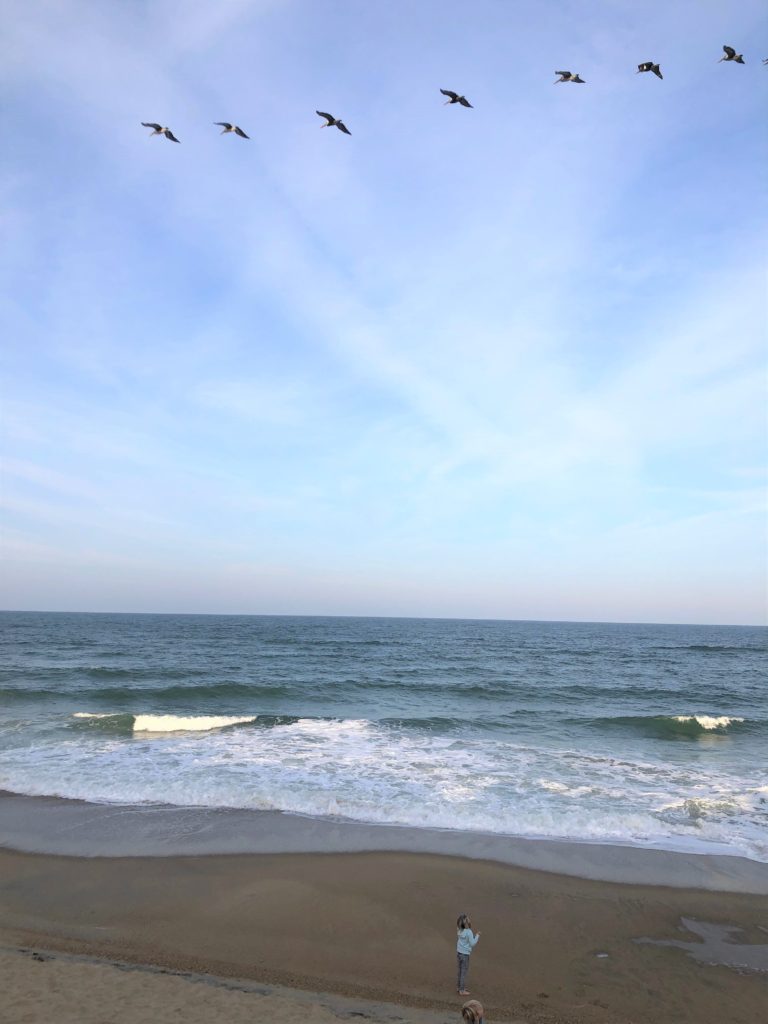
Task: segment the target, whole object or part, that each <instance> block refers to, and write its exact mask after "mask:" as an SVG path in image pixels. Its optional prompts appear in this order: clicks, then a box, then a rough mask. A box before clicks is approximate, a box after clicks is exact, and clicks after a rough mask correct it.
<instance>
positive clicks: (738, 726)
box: [592, 715, 761, 740]
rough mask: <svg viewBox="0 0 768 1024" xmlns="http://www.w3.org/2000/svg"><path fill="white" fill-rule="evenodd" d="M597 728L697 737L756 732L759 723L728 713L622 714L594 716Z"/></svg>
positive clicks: (658, 736) (672, 737)
mask: <svg viewBox="0 0 768 1024" xmlns="http://www.w3.org/2000/svg"><path fill="white" fill-rule="evenodd" d="M592 724H593V725H594V726H596V727H597V728H606V729H611V728H622V729H627V730H630V731H632V732H636V733H639V734H641V735H643V736H648V737H651V738H654V739H662V740H663V739H681V738H686V737H687V738H689V739H696V738H698V737H701V736H712V735H720V736H724V735H726V734H727V735H729V736H731V735H734V734H736V733H738V732H740V731H756V730H757V729H759V728H760V725H761V723H759V722H748V721H747V720H746V719H744V718H739V717H737V716H730V715H625V716H621V715H619V716H617V717H614V718H596V719H593V720H592Z"/></svg>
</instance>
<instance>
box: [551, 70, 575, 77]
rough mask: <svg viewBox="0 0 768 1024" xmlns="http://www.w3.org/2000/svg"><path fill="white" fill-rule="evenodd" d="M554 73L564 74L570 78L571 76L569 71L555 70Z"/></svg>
mask: <svg viewBox="0 0 768 1024" xmlns="http://www.w3.org/2000/svg"><path fill="white" fill-rule="evenodd" d="M555 74H556V75H564V76H565V77H566V78H570V77H571V72H570V71H556V72H555Z"/></svg>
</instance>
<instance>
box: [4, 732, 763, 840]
mask: <svg viewBox="0 0 768 1024" xmlns="http://www.w3.org/2000/svg"><path fill="white" fill-rule="evenodd" d="M78 717H79V718H86V717H95V716H93V715H92V713H88V712H78ZM123 717H125V716H123ZM256 718H257V716H255V715H251V716H189V717H185V716H173V715H140V716H137V717H136V719H135V724H134V730H133V732H132V733H131V732H128V731H127V730H126V732H125V733H118V732H115V731H113V730H105V729H102V728H101V727H98V726H97V728H96V729H93V730H90V729H89V730H87V731H85V732H82V731H81V732H77V731H72V732H71V733H70V734H69V736H68V737H67V738H66V739H64V740H61V739H60V740H59V741H58V742H57V743H56V744H55V745H53V746H52V745H46V744H45V743H44V742H41V743H30V744H24V745H19V746H17V747H15V748H13V749H12V750H11V749H9V750H7V751H5V752H4V753H3V754H2V756H0V783H1V784H2V786H3V787H4V788H7V789H11V790H14V791H16V792H20V793H28V794H30V795H57V796H64V797H70V798H76V799H83V800H91V801H109V802H115V803H170V804H176V805H179V806H204V807H233V808H254V809H274V810H281V811H287V812H292V813H298V814H306V815H311V816H337V817H343V818H348V819H353V820H357V821H367V822H376V823H381V824H385V823H386V824H401V825H413V826H426V827H436V828H450V829H464V830H471V831H482V832H497V833H506V834H511V835H524V836H544V837H557V838H572V839H582V840H591V841H596V842H601V841H602V842H639V843H652V844H656V845H661V846H663V845H665V844H666V845H671V846H672V847H673V848H677V847H679V846H680V845H681V844H683V845H697V844H702V843H720V844H724V845H725V846H727V847H728V848H730V849H731V850H732V851H734V852H742V853H746V854H747V855H749V856H754V857H757V858H758V859H764V860H768V803H766V800H765V796H764V794H763V793H762V792H761V791H760V790H759V789H758V787H756V786H755V782H754V780H753V779H752V778H748V777H743V776H742V777H740V776H739V775H738V774H733V773H725V774H722V775H718V774H716V773H713V772H712V769H711V766H710V765H702V764H698V763H686V764H684V765H675V764H674V763H665V764H664V765H660V764H659V763H655V762H652V761H648V760H645V759H643V758H642V757H639V756H636V757H632V756H631V755H630V754H629V753H627V754H626V755H625V756H623V757H621V758H618V757H616V756H612V755H611V754H610V753H609V752H607V751H606V752H604V753H602V752H599V751H596V750H595V749H594V748H592V749H591V750H579V749H563V748H549V749H546V748H543V747H534V746H531V745H528V744H516V743H511V742H509V741H508V740H505V739H497V738H491V737H484V738H482V740H481V739H472V738H471V737H467V738H466V739H465V740H464V741H463V742H462V743H461V744H460V745H458V746H457V745H456V743H455V737H453V736H451V735H450V734H442V735H441V734H435V733H420V734H419V733H415V732H413V731H412V730H411V731H408V730H404V729H399V728H395V727H391V726H384V725H379V724H377V723H373V722H370V721H366V720H365V719H347V720H327V719H308V718H303V719H299V720H294V721H292V722H291V721H289V722H284V723H277V724H275V725H273V726H271V727H266V728H264V729H229V730H228V729H225V728H223V727H224V726H227V725H233V724H241V723H246V722H252V721H254V720H255V719H256ZM129 721H130V718H129ZM127 728H129V726H127ZM142 733H143V734H145V735H146V734H148V733H154V734H155V736H156V740H155V741H154V742H152V743H142V742H134V739H135V740H138V739H140V736H141V734H142ZM193 736H194V742H192V738H193ZM169 765H172V770H169Z"/></svg>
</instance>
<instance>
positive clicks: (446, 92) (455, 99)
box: [440, 89, 472, 107]
mask: <svg viewBox="0 0 768 1024" xmlns="http://www.w3.org/2000/svg"><path fill="white" fill-rule="evenodd" d="M440 92H441V93H442V94H443V96H447V97H448V99H447V100H446V101H445V104H444V106H448V104H449V103H460V104H461V105H462V107H471V106H472V104H471V103H470V102H469V100H468V99H467V97H466V96H459V94H458V93H457V92H454V91H453V90H452V89H441V90H440Z"/></svg>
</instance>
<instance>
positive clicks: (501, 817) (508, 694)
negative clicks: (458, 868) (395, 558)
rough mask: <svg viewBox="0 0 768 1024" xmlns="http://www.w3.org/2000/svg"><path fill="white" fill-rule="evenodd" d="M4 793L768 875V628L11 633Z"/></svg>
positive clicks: (274, 620)
mask: <svg viewBox="0 0 768 1024" xmlns="http://www.w3.org/2000/svg"><path fill="white" fill-rule="evenodd" d="M0 638H1V640H2V652H1V654H0V789H4V790H7V791H11V792H14V793H20V794H27V795H31V796H35V795H39V796H43V795H45V796H59V797H64V798H70V799H78V800H85V801H91V802H95V803H104V802H108V803H114V804H136V805H144V806H146V805H152V804H166V805H168V804H170V805H176V806H180V807H230V808H244V809H270V810H278V811H283V812H288V813H292V814H300V815H310V816H313V817H322V818H332V819H344V820H352V821H360V822H370V823H389V824H399V825H409V826H417V827H434V828H442V829H445V828H447V829H456V830H464V831H478V832H486V833H487V832H492V833H499V834H503V835H514V836H528V837H549V838H562V839H574V840H586V841H592V842H602V843H616V842H618V843H631V844H637V845H647V844H650V845H654V846H657V847H661V848H666V849H671V850H677V849H687V850H691V851H694V852H695V851H697V850H700V851H702V852H703V851H712V850H717V851H718V852H721V853H732V854H740V855H742V856H747V857H750V858H752V859H755V860H760V861H764V862H768V772H767V758H768V693H767V689H768V684H767V682H766V664H767V661H766V653H768V634H766V631H765V630H762V629H760V628H752V627H734V626H727V627H726V626H659V625H621V624H595V623H562V622H504V621H459V620H438V619H375V618H319V617H318V618H300V617H269V616H194V615H185V616H181V615H112V614H47V613H46V614H43V613H32V612H18V613H17V612H4V613H0Z"/></svg>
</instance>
